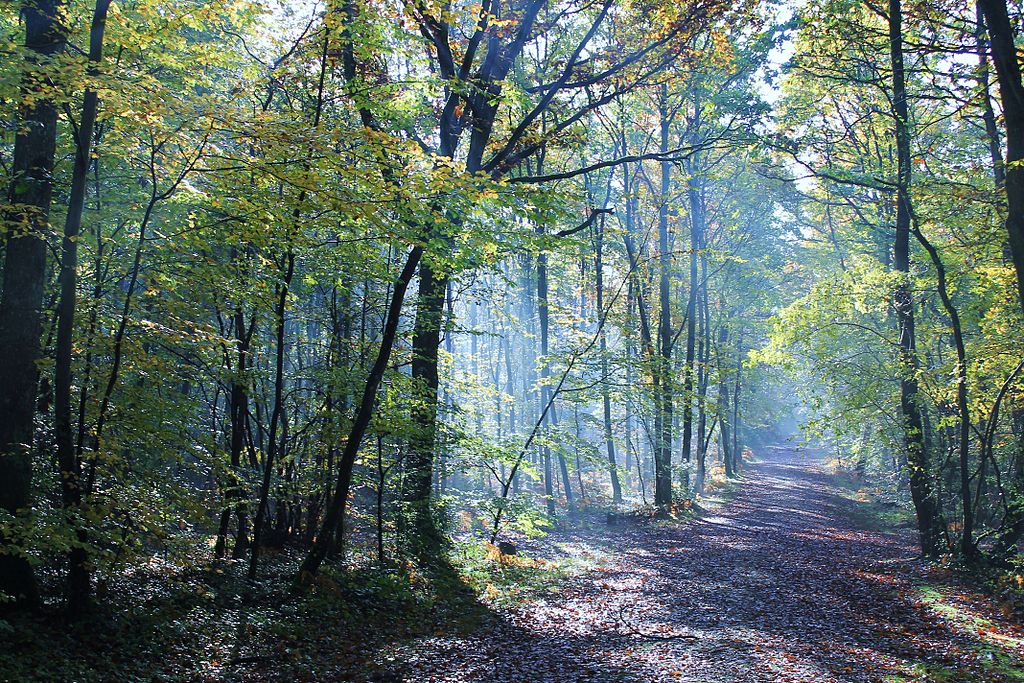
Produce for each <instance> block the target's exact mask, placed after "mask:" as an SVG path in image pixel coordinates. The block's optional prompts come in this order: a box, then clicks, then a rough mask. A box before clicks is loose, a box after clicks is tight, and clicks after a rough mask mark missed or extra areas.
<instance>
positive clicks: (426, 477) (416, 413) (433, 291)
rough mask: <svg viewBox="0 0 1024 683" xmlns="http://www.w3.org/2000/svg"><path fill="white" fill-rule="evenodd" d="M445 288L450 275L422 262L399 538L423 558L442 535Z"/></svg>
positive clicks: (434, 552)
mask: <svg viewBox="0 0 1024 683" xmlns="http://www.w3.org/2000/svg"><path fill="white" fill-rule="evenodd" d="M447 290H448V276H447V275H438V274H437V273H436V272H435V271H434V268H433V266H432V265H431V264H430V263H428V262H426V261H424V262H422V263H421V264H420V281H419V293H418V297H417V301H416V324H415V328H414V330H413V338H412V377H413V380H414V381H415V382H416V386H417V390H418V392H419V394H418V396H417V401H416V404H415V408H414V409H413V413H412V414H413V420H414V422H415V424H416V428H417V430H418V433H417V434H416V436H415V438H413V439H412V440H411V441H410V444H409V452H408V454H407V456H406V459H405V463H404V465H405V478H404V479H403V484H402V489H403V490H402V498H403V500H404V502H405V503H406V505H407V506H408V510H409V513H410V514H411V515H412V529H411V530H410V531H411V535H410V536H409V538H407V539H403V540H406V541H408V542H409V543H410V546H411V547H412V549H413V552H414V554H415V555H416V556H417V557H418V558H419V559H420V561H422V562H426V563H430V562H433V561H434V560H436V558H437V557H438V554H439V553H440V551H441V548H442V540H443V539H442V535H441V532H440V530H439V529H438V528H437V523H436V521H435V520H434V515H433V511H432V509H431V489H432V486H433V477H434V448H435V444H436V441H437V397H438V387H439V381H438V372H437V361H438V350H439V349H440V347H441V327H442V322H443V320H444V303H445V294H446V292H447Z"/></svg>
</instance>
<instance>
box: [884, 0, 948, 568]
mask: <svg viewBox="0 0 1024 683" xmlns="http://www.w3.org/2000/svg"><path fill="white" fill-rule="evenodd" d="M902 13H903V9H902V6H901V0H889V51H890V57H891V60H892V95H893V98H892V106H893V115H894V118H895V125H896V157H897V205H896V237H895V243H894V246H893V267H894V268H895V269H896V271H897V272H898V273H899V274H900V278H901V280H900V283H899V285H897V288H896V292H895V294H894V296H893V303H894V306H895V308H896V316H897V320H898V324H899V348H900V364H901V366H902V367H901V368H900V376H901V377H900V411H901V415H902V418H903V434H904V449H905V451H906V454H907V467H908V469H909V475H910V494H911V498H912V499H913V501H914V509H915V511H916V513H917V527H918V533H919V536H920V542H921V552H922V553H923V554H924V555H926V556H929V557H930V556H935V555H937V554H938V553H939V552H940V551H941V543H940V540H941V528H940V527H941V526H942V523H941V522H940V517H941V514H940V512H939V505H938V501H937V500H936V498H935V494H934V491H933V490H932V483H931V465H930V462H929V454H928V449H927V448H926V445H925V442H924V424H923V420H922V416H921V407H920V404H919V401H920V398H919V396H918V385H917V377H916V373H917V350H916V344H915V340H914V300H913V296H912V294H911V291H910V228H911V225H910V222H911V208H910V187H911V174H910V170H911V158H910V117H909V107H908V105H907V89H906V80H905V78H906V77H905V74H904V66H903V14H902Z"/></svg>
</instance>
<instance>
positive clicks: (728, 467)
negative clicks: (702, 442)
mask: <svg viewBox="0 0 1024 683" xmlns="http://www.w3.org/2000/svg"><path fill="white" fill-rule="evenodd" d="M728 343H729V330H728V328H727V327H726V326H725V324H724V323H723V324H722V326H721V327H720V328H718V354H717V356H718V363H717V365H718V410H717V413H718V445H719V448H720V450H721V455H722V462H723V464H724V465H725V476H726V477H729V478H730V479H731V478H733V477H735V476H736V474H737V472H736V467H735V460H734V458H733V453H732V436H731V431H730V429H729V412H730V411H729V408H730V406H729V380H728V377H727V376H726V370H725V346H726V344H728Z"/></svg>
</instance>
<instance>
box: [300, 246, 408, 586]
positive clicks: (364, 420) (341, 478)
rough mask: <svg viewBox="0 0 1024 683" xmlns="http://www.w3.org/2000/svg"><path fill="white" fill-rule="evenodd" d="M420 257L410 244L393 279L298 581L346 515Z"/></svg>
mask: <svg viewBox="0 0 1024 683" xmlns="http://www.w3.org/2000/svg"><path fill="white" fill-rule="evenodd" d="M422 256H423V248H422V247H419V246H417V247H413V248H412V249H411V250H410V251H409V255H408V257H407V258H406V261H405V266H404V267H403V268H402V272H401V274H400V275H399V276H398V279H397V280H396V281H395V286H394V292H393V293H392V295H391V302H390V303H389V304H388V311H387V316H386V318H385V320H384V329H383V330H382V336H381V341H380V347H379V349H378V351H377V357H376V359H375V360H374V362H373V366H372V367H371V368H370V372H369V375H367V378H366V384H365V385H364V387H363V395H362V398H361V400H360V402H359V406H358V407H357V408H356V414H355V417H353V419H352V429H351V430H350V432H349V436H348V440H347V441H346V442H345V449H344V450H343V451H342V453H341V461H340V462H339V463H338V478H337V482H336V484H335V487H334V495H333V497H332V499H331V502H330V504H329V505H328V507H327V513H326V514H325V515H324V519H323V523H322V524H321V525H320V533H319V534H317V537H316V541H315V542H314V543H313V547H312V548H310V551H309V553H308V554H307V555H306V558H305V560H303V562H302V566H301V567H300V568H299V577H298V578H299V582H300V583H301V582H304V581H306V580H308V577H310V576H312V575H313V574H316V572H317V571H318V570H319V569H320V565H321V564H323V561H324V558H325V557H327V553H328V551H329V550H330V549H331V545H332V544H333V542H334V539H335V537H336V536H337V535H338V530H339V528H341V527H342V520H343V518H344V516H345V507H346V505H347V504H348V494H349V488H350V486H351V484H352V468H353V467H354V465H355V462H356V456H357V455H358V453H359V446H360V444H361V443H362V441H363V436H364V435H365V434H366V428H367V427H368V426H369V424H370V418H371V417H372V416H373V405H374V402H375V401H376V399H377V390H378V389H379V388H380V384H381V381H382V380H383V378H384V372H385V371H386V370H387V367H388V361H389V360H390V359H391V351H392V350H393V349H394V345H395V338H396V336H397V334H398V324H399V322H400V319H401V313H402V302H403V301H404V300H405V293H406V290H407V289H408V288H409V282H410V281H411V280H412V277H413V275H414V274H415V272H416V268H417V266H418V265H419V262H420V258H422Z"/></svg>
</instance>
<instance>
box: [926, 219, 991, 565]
mask: <svg viewBox="0 0 1024 683" xmlns="http://www.w3.org/2000/svg"><path fill="white" fill-rule="evenodd" d="M911 225H912V229H913V231H914V236H915V237H917V241H918V242H920V243H921V246H923V247H924V248H925V250H926V251H927V252H928V256H930V257H931V260H932V265H934V266H935V273H936V277H937V280H938V288H939V298H940V299H941V300H942V307H943V308H944V309H945V310H946V315H948V316H949V327H950V329H951V330H952V332H953V345H954V347H955V348H956V406H957V412H958V413H959V415H958V418H959V423H958V427H957V449H956V450H957V459H958V461H959V465H960V503H961V505H962V506H963V515H962V517H961V522H962V523H963V528H962V529H961V531H960V552H961V554H963V556H964V557H965V558H967V559H968V560H974V559H976V557H977V548H976V547H975V545H974V508H973V506H972V505H971V473H970V454H971V413H970V406H969V403H968V400H967V347H966V344H965V343H964V332H963V325H962V324H961V322H960V313H959V311H957V309H956V306H954V305H953V300H952V298H951V297H950V294H949V288H948V286H947V283H946V267H945V264H943V262H942V257H941V256H939V252H938V250H937V249H936V248H935V247H934V246H933V245H932V243H931V242H929V241H928V239H927V238H925V236H924V233H922V232H921V230H920V228H918V227H917V226H916V225H915V224H914V223H913V222H912V223H911ZM983 479H984V474H983V473H981V474H979V491H980V486H981V484H980V482H981V481H982V480H983Z"/></svg>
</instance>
